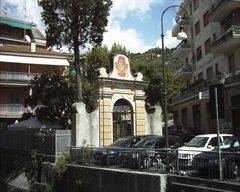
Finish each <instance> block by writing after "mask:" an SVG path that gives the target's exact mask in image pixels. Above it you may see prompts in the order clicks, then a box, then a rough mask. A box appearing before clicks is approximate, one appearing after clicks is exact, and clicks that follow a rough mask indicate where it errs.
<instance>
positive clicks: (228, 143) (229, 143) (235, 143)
mask: <svg viewBox="0 0 240 192" xmlns="http://www.w3.org/2000/svg"><path fill="white" fill-rule="evenodd" d="M239 146H240V141H239V140H236V139H231V138H228V139H226V140H224V141H223V142H221V143H220V149H229V148H233V147H239Z"/></svg>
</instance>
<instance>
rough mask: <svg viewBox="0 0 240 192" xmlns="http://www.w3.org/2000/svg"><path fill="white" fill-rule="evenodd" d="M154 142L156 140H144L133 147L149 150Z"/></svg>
mask: <svg viewBox="0 0 240 192" xmlns="http://www.w3.org/2000/svg"><path fill="white" fill-rule="evenodd" d="M155 142H156V139H148V138H145V139H142V140H140V141H139V142H138V143H137V144H136V145H135V146H136V147H139V148H151V147H152V146H153V145H154V143H155Z"/></svg>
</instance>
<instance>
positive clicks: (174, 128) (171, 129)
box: [168, 125, 183, 137]
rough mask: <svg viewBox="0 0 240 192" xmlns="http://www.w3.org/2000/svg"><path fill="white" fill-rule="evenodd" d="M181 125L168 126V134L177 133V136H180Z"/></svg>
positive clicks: (181, 132)
mask: <svg viewBox="0 0 240 192" xmlns="http://www.w3.org/2000/svg"><path fill="white" fill-rule="evenodd" d="M182 129H183V128H182V126H175V125H173V126H169V127H168V135H177V136H179V137H182V134H183V131H182Z"/></svg>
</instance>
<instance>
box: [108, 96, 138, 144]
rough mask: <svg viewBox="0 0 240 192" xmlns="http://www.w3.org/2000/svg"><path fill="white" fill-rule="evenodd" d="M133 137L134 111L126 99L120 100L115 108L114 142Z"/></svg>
mask: <svg viewBox="0 0 240 192" xmlns="http://www.w3.org/2000/svg"><path fill="white" fill-rule="evenodd" d="M128 135H133V110H132V106H131V104H130V103H129V102H128V101H127V100H125V99H119V100H118V101H117V102H116V103H115V104H114V106H113V142H114V141H116V140H117V139H119V138H121V137H124V136H128Z"/></svg>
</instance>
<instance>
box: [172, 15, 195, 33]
mask: <svg viewBox="0 0 240 192" xmlns="http://www.w3.org/2000/svg"><path fill="white" fill-rule="evenodd" d="M190 21H191V19H186V20H185V21H184V20H180V21H179V23H181V26H183V31H184V32H185V33H186V32H187V31H188V29H189V27H190ZM179 30H180V24H178V23H177V24H176V25H175V26H174V27H173V29H172V36H173V37H177V34H178V33H179Z"/></svg>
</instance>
